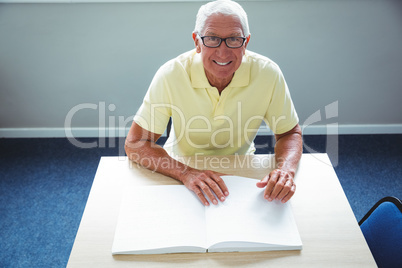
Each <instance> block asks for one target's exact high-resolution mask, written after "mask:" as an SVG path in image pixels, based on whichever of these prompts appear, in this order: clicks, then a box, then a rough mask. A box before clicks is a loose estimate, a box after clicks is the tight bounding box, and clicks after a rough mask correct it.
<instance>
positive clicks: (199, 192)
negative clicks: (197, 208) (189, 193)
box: [194, 188, 209, 206]
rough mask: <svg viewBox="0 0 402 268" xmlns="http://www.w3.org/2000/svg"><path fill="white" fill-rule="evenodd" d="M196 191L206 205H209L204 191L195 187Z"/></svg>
mask: <svg viewBox="0 0 402 268" xmlns="http://www.w3.org/2000/svg"><path fill="white" fill-rule="evenodd" d="M194 193H195V194H196V195H197V196H198V198H199V199H200V200H201V202H202V203H203V204H204V205H205V206H209V202H208V200H207V199H206V198H205V196H204V193H203V192H202V191H201V190H200V189H199V188H197V189H194Z"/></svg>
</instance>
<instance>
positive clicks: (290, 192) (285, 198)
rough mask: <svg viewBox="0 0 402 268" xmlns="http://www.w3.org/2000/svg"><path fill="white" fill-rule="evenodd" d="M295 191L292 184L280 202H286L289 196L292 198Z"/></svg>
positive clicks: (294, 185) (294, 186)
mask: <svg viewBox="0 0 402 268" xmlns="http://www.w3.org/2000/svg"><path fill="white" fill-rule="evenodd" d="M295 191H296V184H293V186H292V187H291V189H290V191H289V193H288V194H287V195H286V196H285V197H284V198H283V199H282V203H286V202H288V201H289V200H290V198H292V196H293V195H294V194H295Z"/></svg>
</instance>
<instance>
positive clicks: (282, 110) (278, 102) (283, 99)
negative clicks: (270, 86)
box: [265, 67, 299, 134]
mask: <svg viewBox="0 0 402 268" xmlns="http://www.w3.org/2000/svg"><path fill="white" fill-rule="evenodd" d="M265 120H266V122H267V123H268V126H269V128H270V129H271V130H272V132H273V133H275V134H282V133H285V132H287V131H289V130H291V129H292V128H294V127H295V126H296V124H297V123H298V122H299V118H298V116H297V113H296V110H295V107H294V105H293V102H292V99H291V96H290V93H289V89H288V86H287V84H286V81H285V78H284V77H283V74H282V72H281V70H280V69H279V67H278V69H277V76H276V81H275V83H274V90H273V91H272V96H271V100H270V104H269V106H268V110H267V113H266V114H265Z"/></svg>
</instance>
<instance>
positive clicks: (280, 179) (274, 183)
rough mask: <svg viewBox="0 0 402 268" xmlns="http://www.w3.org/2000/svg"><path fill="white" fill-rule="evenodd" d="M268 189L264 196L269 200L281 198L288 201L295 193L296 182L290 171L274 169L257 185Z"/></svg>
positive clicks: (282, 200)
mask: <svg viewBox="0 0 402 268" xmlns="http://www.w3.org/2000/svg"><path fill="white" fill-rule="evenodd" d="M265 186H266V189H265V191H264V198H265V199H267V200H268V201H273V200H275V199H276V200H280V201H281V202H282V203H286V202H287V201H289V199H290V198H291V197H292V196H293V195H294V193H295V191H296V184H295V183H294V181H293V176H292V174H291V173H290V172H286V171H284V170H281V169H274V170H273V171H272V172H271V173H269V174H268V175H266V176H265V177H264V178H263V179H262V180H261V181H259V182H257V187H259V188H264V187H265Z"/></svg>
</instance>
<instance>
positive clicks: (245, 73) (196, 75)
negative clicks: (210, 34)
mask: <svg viewBox="0 0 402 268" xmlns="http://www.w3.org/2000/svg"><path fill="white" fill-rule="evenodd" d="M249 82H250V63H249V62H248V61H247V51H246V55H245V56H243V58H242V63H241V65H240V67H239V69H237V71H236V72H235V74H234V76H233V79H232V81H231V82H230V84H229V85H228V87H245V86H248V84H249ZM191 84H192V86H193V88H210V87H211V85H210V84H209V82H208V79H207V76H206V75H205V71H204V65H203V64H202V60H201V55H200V54H199V53H195V55H194V57H193V63H192V64H191Z"/></svg>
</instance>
